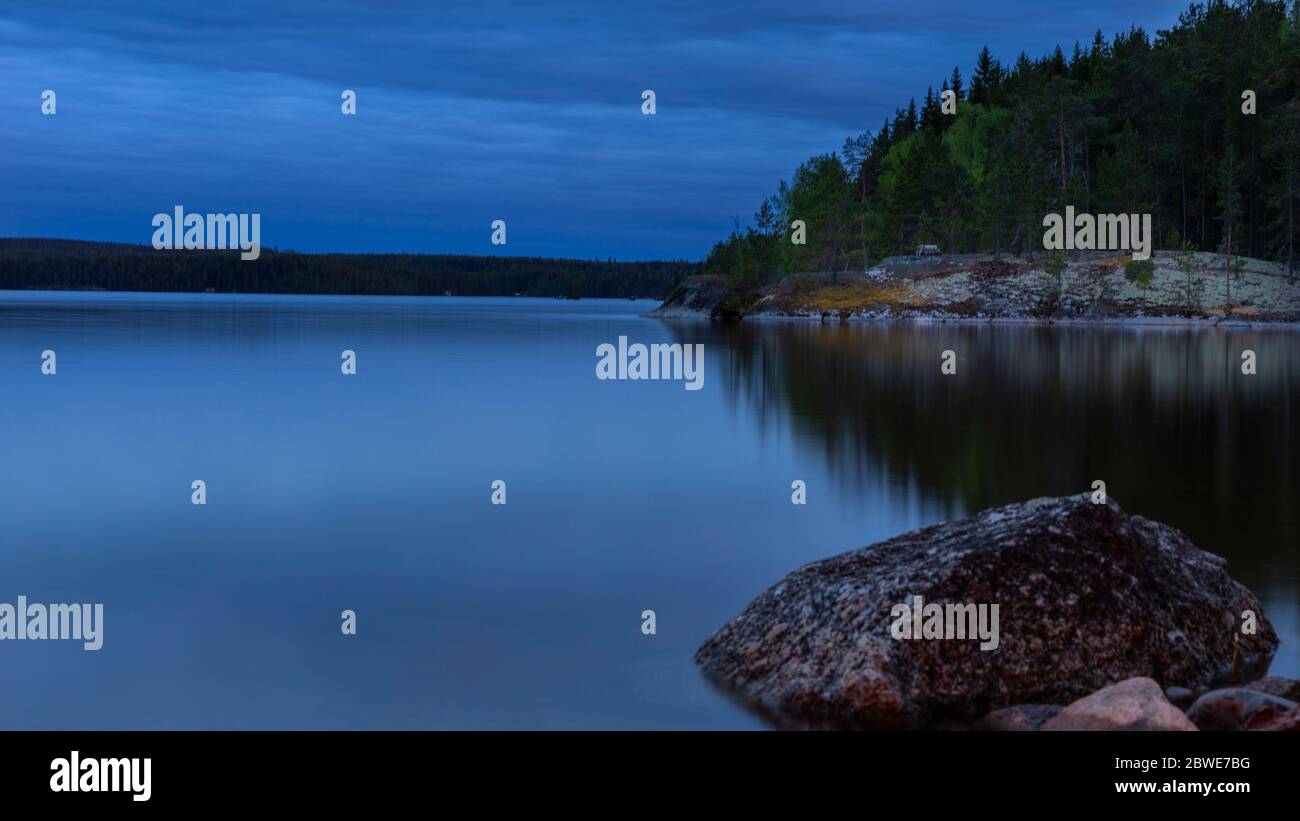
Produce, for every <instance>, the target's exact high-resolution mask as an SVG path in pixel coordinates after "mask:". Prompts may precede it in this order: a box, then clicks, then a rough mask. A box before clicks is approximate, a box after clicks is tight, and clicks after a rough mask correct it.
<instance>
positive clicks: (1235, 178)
mask: <svg viewBox="0 0 1300 821" xmlns="http://www.w3.org/2000/svg"><path fill="white" fill-rule="evenodd" d="M1215 188H1216V190H1217V193H1218V204H1219V212H1218V218H1219V224H1220V225H1221V226H1222V228H1223V245H1222V246H1221V247H1222V249H1223V253H1224V254H1225V255H1226V257H1225V263H1224V268H1223V284H1224V299H1225V302H1224V306H1223V310H1224V313H1225V314H1227V313H1229V312H1231V310H1232V278H1231V277H1232V273H1233V271H1232V269H1233V263H1234V262H1235V242H1236V240H1237V237H1236V236H1235V235H1234V232H1235V229H1236V228H1237V225H1238V223H1240V222H1241V213H1242V211H1241V167H1240V165H1239V164H1238V162H1237V150H1236V148H1234V147H1233V145H1232V142H1231V140H1228V147H1227V149H1226V150H1225V151H1224V152H1223V160H1222V162H1220V163H1219V172H1218V174H1217V175H1216V177H1215Z"/></svg>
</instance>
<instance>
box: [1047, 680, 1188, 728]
mask: <svg viewBox="0 0 1300 821" xmlns="http://www.w3.org/2000/svg"><path fill="white" fill-rule="evenodd" d="M1042 729H1043V730H1044V731H1052V730H1195V729H1196V725H1195V724H1193V723H1192V722H1191V721H1189V720H1188V719H1187V716H1185V715H1183V713H1182V711H1181V710H1179V709H1178V708H1177V707H1175V706H1174V705H1172V704H1170V703H1169V700H1168V699H1166V698H1165V693H1164V691H1163V690H1162V689H1160V685H1159V684H1156V682H1155V681H1154V680H1153V679H1149V678H1142V677H1138V678H1129V679H1124V680H1123V681H1121V682H1119V683H1118V684H1112V685H1110V686H1109V687H1103V688H1102V689H1100V690H1098V691H1097V692H1095V693H1093V694H1092V695H1090V696H1084V697H1083V698H1081V699H1079V700H1078V701H1076V702H1074V703H1073V704H1070V705H1068V706H1067V707H1066V708H1065V709H1064V710H1062V711H1061V712H1060V713H1058V714H1057V715H1056V716H1055V717H1053V718H1051V719H1048V720H1047V721H1046V722H1044V723H1043V727H1042Z"/></svg>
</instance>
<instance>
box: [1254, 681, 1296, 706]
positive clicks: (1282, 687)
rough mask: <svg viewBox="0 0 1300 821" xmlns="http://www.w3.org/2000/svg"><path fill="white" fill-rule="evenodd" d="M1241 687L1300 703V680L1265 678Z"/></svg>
mask: <svg viewBox="0 0 1300 821" xmlns="http://www.w3.org/2000/svg"><path fill="white" fill-rule="evenodd" d="M1242 686H1243V687H1245V688H1246V689H1247V690H1255V691H1257V692H1260V693H1266V694H1268V695H1270V696H1277V697H1278V698H1284V699H1287V700H1288V701H1300V679H1294V678H1283V677H1282V676H1266V677H1264V678H1262V679H1260V680H1259V681H1252V682H1251V683H1250V684H1243V685H1242Z"/></svg>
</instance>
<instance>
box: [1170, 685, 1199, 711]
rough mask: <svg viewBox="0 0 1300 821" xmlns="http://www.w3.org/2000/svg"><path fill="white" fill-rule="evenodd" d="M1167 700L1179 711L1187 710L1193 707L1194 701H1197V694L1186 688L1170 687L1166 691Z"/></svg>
mask: <svg viewBox="0 0 1300 821" xmlns="http://www.w3.org/2000/svg"><path fill="white" fill-rule="evenodd" d="M1165 698H1167V699H1169V703H1170V704H1172V705H1174V706H1175V707H1177V708H1178V709H1180V710H1186V709H1187V708H1188V707H1190V706H1192V702H1193V701H1196V692H1195V691H1194V690H1189V689H1187V688H1186V687H1170V688H1169V689H1168V690H1165Z"/></svg>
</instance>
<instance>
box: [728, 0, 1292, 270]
mask: <svg viewBox="0 0 1300 821" xmlns="http://www.w3.org/2000/svg"><path fill="white" fill-rule="evenodd" d="M1297 6H1300V3H1297V2H1296V0H1291V1H1290V2H1289V3H1288V2H1285V1H1284V0H1251V2H1241V3H1235V4H1229V3H1227V2H1223V0H1210V1H1209V2H1207V3H1199V4H1195V5H1192V6H1190V7H1189V8H1188V10H1187V11H1186V12H1184V13H1183V14H1182V15H1181V16H1180V17H1179V20H1178V22H1177V24H1176V25H1173V26H1171V27H1170V28H1169V29H1168V30H1162V31H1160V32H1159V33H1158V34H1157V36H1156V37H1155V38H1154V39H1152V38H1151V37H1150V36H1149V35H1148V34H1147V33H1146V32H1145V31H1143V30H1142V29H1140V28H1132V29H1130V30H1129V31H1127V32H1121V33H1119V34H1117V35H1115V37H1114V38H1112V39H1111V40H1110V41H1107V40H1106V39H1105V38H1104V37H1103V36H1102V35H1101V33H1100V32H1098V33H1097V34H1096V36H1095V37H1092V38H1091V42H1090V45H1089V46H1088V47H1083V46H1075V47H1074V48H1073V49H1071V50H1070V51H1069V56H1068V57H1067V56H1066V54H1067V53H1066V51H1065V50H1063V49H1060V48H1057V49H1053V50H1052V51H1051V53H1049V54H1047V55H1044V56H1042V57H1040V58H1038V59H1031V58H1030V57H1029V56H1028V55H1025V54H1021V55H1020V56H1019V58H1018V59H1017V60H1016V61H1015V62H1014V63H1013V64H1011V65H1004V64H1003V63H1002V62H1001V61H999V60H998V59H997V58H995V57H994V56H993V55H992V53H991V52H990V51H989V50H988V49H987V48H985V49H984V50H983V51H981V52H980V54H979V57H978V59H977V61H976V65H975V69H974V71H973V72H972V73H971V75H970V81H969V83H968V84H966V83H963V82H962V79H961V73H960V71H955V72H954V73H953V74H952V76H951V77H949V78H947V79H943V80H942V81H941V86H942V87H945V88H948V87H958V86H963V89H962V90H963V91H964V92H965V93H964V95H961V97H962V98H961V100H960V102H959V103H958V106H957V114H956V116H951V115H944V114H941V113H938V101H939V95H937V94H935V93H934V92H933V89H931V90H929V91H928V92H927V93H926V95H925V97H924V98H923V99H922V102H921V103H920V105H919V106H918V104H917V100H916V99H915V98H913V99H911V100H909V101H908V103H907V106H906V107H905V108H903V107H900V108H898V109H896V110H895V112H894V116H893V117H892V118H891V119H889V120H887V121H886V122H885V124H884V126H883V127H882V128H881V129H880V130H879V131H877V132H874V133H873V132H863V133H862V134H860V135H859V136H857V137H852V138H850V139H848V140H846V141H845V144H844V149H843V151H842V154H841V155H835V154H828V155H821V156H817V157H813V158H812V159H810V160H809V161H808V162H806V163H804V164H803V165H802V166H800V167H799V169H798V170H797V171H796V172H795V175H794V177H793V179H792V181H791V182H790V183H789V184H786V183H782V184H781V186H780V189H779V191H778V193H777V195H776V197H774V198H773V204H774V205H773V207H774V209H775V213H776V214H777V216H778V221H779V223H780V225H781V226H782V228H788V226H789V223H790V221H791V220H794V219H803V220H805V221H806V222H807V225H808V230H809V236H808V245H807V246H804V247H796V246H792V245H791V244H790V243H789V236H788V234H786V235H784V236H783V237H782V241H780V242H779V243H778V244H777V245H776V246H775V248H776V249H777V252H778V254H779V257H780V265H779V269H780V271H781V272H785V273H790V272H797V271H823V272H836V271H839V270H843V269H844V268H846V267H847V268H852V269H858V268H861V267H864V266H866V265H868V264H869V263H871V262H874V261H877V260H879V259H880V258H882V257H885V256H890V255H895V254H910V253H911V252H912V250H913V249H914V248H915V246H916V245H918V244H920V243H921V242H937V243H939V244H941V245H942V246H943V247H944V250H945V252H949V253H961V252H977V251H992V252H994V253H1002V252H1004V251H1010V252H1012V253H1016V254H1024V253H1028V252H1031V251H1033V250H1035V249H1036V248H1038V247H1041V236H1042V222H1041V221H1042V216H1043V214H1045V213H1049V212H1060V211H1061V210H1063V209H1064V207H1065V206H1067V205H1073V206H1074V207H1075V208H1076V210H1077V211H1080V212H1084V211H1086V212H1090V213H1150V214H1151V215H1152V228H1153V231H1154V236H1156V237H1162V238H1173V240H1174V241H1173V242H1172V247H1178V245H1179V243H1181V242H1183V241H1191V243H1192V244H1193V247H1194V248H1196V249H1200V250H1206V251H1213V250H1219V249H1226V250H1227V251H1229V252H1230V253H1240V254H1245V255H1248V256H1253V257H1261V258H1274V259H1279V260H1283V261H1286V262H1288V263H1289V264H1290V265H1291V266H1292V268H1294V267H1295V265H1296V260H1297V258H1298V257H1300V254H1297V249H1296V245H1297V240H1298V239H1300V237H1298V236H1297V235H1298V234H1300V10H1297ZM1243 87H1251V88H1252V90H1254V91H1255V92H1256V93H1257V95H1258V100H1259V112H1260V113H1259V114H1258V115H1256V116H1242V115H1241V113H1240V110H1241V109H1240V107H1241V102H1242V101H1241V92H1242V89H1243ZM772 236H774V233H773V232H771V231H769V230H765V229H763V228H759V230H757V231H754V232H753V233H752V234H751V233H748V232H742V231H740V230H739V229H737V231H736V232H735V233H734V235H733V238H732V239H733V241H735V242H738V243H758V248H762V247H764V246H763V244H764V243H770V240H771V237H772ZM770 247H771V246H770V245H769V250H770ZM715 250H719V249H715ZM721 250H722V251H723V252H725V253H726V254H732V255H735V254H736V251H737V249H721ZM761 257H762V254H761V253H755V254H753V255H751V257H750V262H748V263H745V264H751V265H753V266H755V275H756V277H757V279H758V280H759V281H764V280H765V278H766V277H767V276H769V275H770V274H769V272H770V271H771V270H772V268H770V267H764V264H763V263H762V262H761V261H759V260H760V259H761ZM742 258H743V256H742ZM728 259H731V257H730V256H729V257H728Z"/></svg>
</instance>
